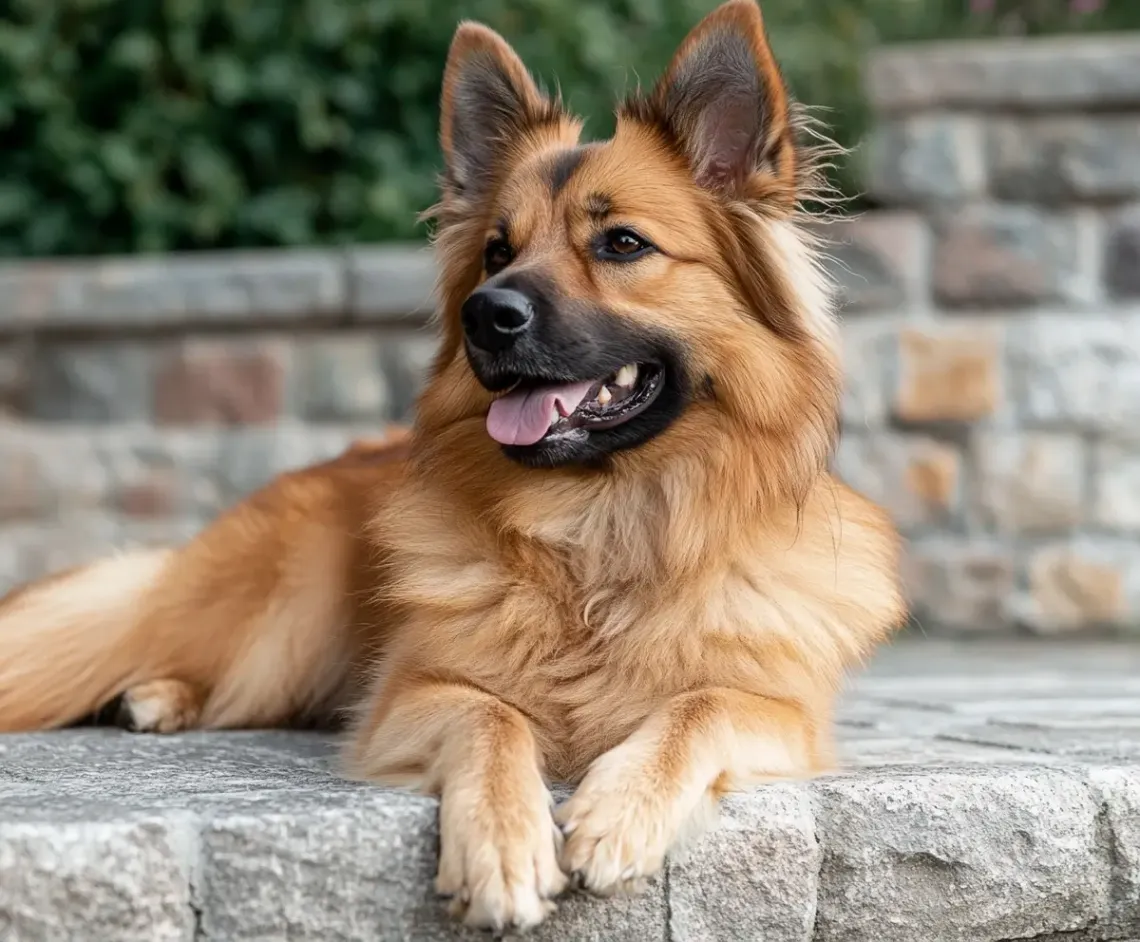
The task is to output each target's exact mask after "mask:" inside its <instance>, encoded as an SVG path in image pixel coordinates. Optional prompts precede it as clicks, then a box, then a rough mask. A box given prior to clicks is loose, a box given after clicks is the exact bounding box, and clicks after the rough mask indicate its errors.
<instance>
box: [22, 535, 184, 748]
mask: <svg viewBox="0 0 1140 942" xmlns="http://www.w3.org/2000/svg"><path fill="white" fill-rule="evenodd" d="M174 555H175V551H173V550H168V549H160V550H143V551H138V552H133V553H124V554H122V555H119V556H115V557H112V558H110V559H106V560H103V561H101V562H97V563H93V564H92V565H89V566H84V567H82V568H78V569H73V570H71V571H68V572H64V573H60V574H58V575H55V576H50V577H48V578H46V579H43V580H41V581H40V582H34V583H31V584H30V585H27V586H23V587H21V588H19V589H16V590H15V591H14V592H12V593H10V594H9V595H8V596H6V597H5V598H3V599H0V732H15V731H18V730H35V729H48V728H51V727H56V726H64V725H66V724H68V723H72V722H75V721H76V720H78V719H81V718H82V717H84V716H86V715H87V714H89V713H91V712H92V711H94V710H96V709H98V707H100V706H101V705H102V704H103V703H105V702H106V701H107V700H110V699H111V698H112V697H114V696H115V695H116V694H118V693H119V692H120V691H121V690H122V689H123V688H124V687H125V686H127V685H128V684H129V683H130V682H131V680H132V677H133V675H134V674H135V673H137V672H138V671H139V670H141V669H142V668H143V667H144V665H143V664H142V663H140V661H141V658H142V656H143V655H142V648H143V647H144V646H145V639H142V638H140V624H141V622H142V619H143V617H144V614H145V612H146V610H147V607H148V606H147V604H146V602H147V596H148V594H149V592H150V590H151V589H153V588H154V587H155V586H156V585H157V583H158V582H159V579H160V578H161V576H162V574H163V572H164V571H165V569H166V567H167V565H168V563H169V561H170V560H171V559H172V558H173V556H174Z"/></svg>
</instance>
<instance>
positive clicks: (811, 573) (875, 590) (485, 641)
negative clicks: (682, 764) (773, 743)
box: [392, 492, 897, 781]
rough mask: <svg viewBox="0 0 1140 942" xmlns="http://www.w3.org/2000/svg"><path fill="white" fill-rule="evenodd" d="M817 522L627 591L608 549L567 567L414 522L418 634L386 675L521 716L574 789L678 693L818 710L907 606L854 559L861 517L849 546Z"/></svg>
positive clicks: (859, 512)
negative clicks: (751, 695)
mask: <svg viewBox="0 0 1140 942" xmlns="http://www.w3.org/2000/svg"><path fill="white" fill-rule="evenodd" d="M845 495H846V492H844V494H842V495H840V497H841V500H842V501H843V502H846V496H845ZM833 501H834V495H829V504H828V505H829V506H832V507H834V506H835V504H834V503H833ZM408 509H410V508H408ZM812 511H813V508H812V507H809V508H808V509H807V512H805V513H804V514H802V515H801V516H800V517H799V518H798V520H797V521H796V523H795V527H796V529H795V530H793V531H789V532H788V533H783V532H775V531H773V532H769V533H764V534H759V535H758V536H757V537H756V538H755V539H752V540H747V541H740V542H739V544H738V545H733V544H730V543H728V542H727V541H723V542H722V545H721V547H720V552H719V553H717V554H710V556H709V558H708V559H707V560H706V562H705V564H704V565H702V566H700V567H698V568H696V569H694V570H692V571H690V572H688V573H686V574H684V576H683V577H676V578H672V577H670V574H669V573H668V572H658V573H654V574H652V577H651V578H650V577H648V576H649V574H647V573H645V572H644V571H643V572H642V575H641V578H631V574H630V572H629V570H628V569H625V570H623V569H622V567H621V566H620V564H619V563H618V562H617V561H615V563H614V565H613V566H611V567H609V570H608V571H609V572H610V573H611V575H610V576H609V577H608V578H607V575H606V573H607V567H606V566H605V565H604V562H605V555H604V554H605V553H606V552H607V549H606V547H605V546H604V545H597V546H595V547H593V548H592V551H593V553H594V554H595V555H591V556H588V557H587V556H583V555H581V553H583V552H584V550H578V551H577V552H576V553H571V554H567V553H566V552H565V550H564V549H563V548H558V549H554V548H551V547H550V546H549V544H543V543H541V542H539V541H535V540H533V539H526V540H519V539H513V538H508V537H504V536H503V535H502V533H501V531H493V530H491V529H490V528H484V527H480V526H474V525H471V521H470V520H463V519H462V518H442V517H440V516H439V515H438V514H435V515H431V516H428V517H424V516H420V515H417V516H418V517H419V519H420V520H421V521H426V520H431V521H433V522H432V524H431V525H430V526H428V525H421V526H419V527H417V528H416V530H415V531H414V536H413V535H412V532H411V531H410V530H409V531H404V533H403V534H402V538H401V539H400V542H399V550H398V552H397V553H396V557H395V558H396V569H395V579H394V582H393V588H394V590H395V592H396V594H397V595H398V596H399V597H400V598H401V601H402V602H403V603H404V604H405V606H406V611H407V613H408V621H407V623H406V624H405V626H404V629H403V630H401V631H400V632H399V637H398V640H397V643H396V644H395V645H394V647H393V652H392V653H393V659H392V666H393V667H398V666H403V667H405V668H412V669H414V670H421V671H426V672H430V673H431V674H433V675H440V676H443V677H446V678H448V679H453V680H460V681H463V682H466V683H470V684H473V685H475V686H477V687H479V688H481V689H484V690H486V691H488V692H489V693H492V694H494V695H495V696H497V697H499V698H501V699H502V700H504V701H505V702H507V703H510V704H512V705H513V706H515V707H517V708H518V709H519V710H521V711H522V712H523V713H524V714H526V715H527V716H528V717H530V718H531V720H532V721H533V724H534V728H535V731H536V734H537V737H538V740H539V743H540V748H541V749H542V750H543V753H544V756H545V760H546V764H547V768H548V771H549V773H550V774H551V775H552V776H554V777H555V778H558V779H562V780H569V781H573V780H576V779H577V778H579V777H580V776H581V775H582V774H583V773H584V772H585V769H586V767H587V766H588V765H589V763H590V762H591V761H592V760H593V759H594V758H596V757H597V756H598V755H600V754H601V753H602V752H604V751H606V750H607V749H609V748H611V747H613V746H614V745H616V744H617V743H619V742H621V741H622V740H623V739H624V738H626V737H627V736H628V735H629V734H630V733H631V732H632V731H633V730H634V729H635V728H636V727H637V726H638V725H640V724H641V723H642V721H643V720H644V719H645V718H646V717H647V716H648V715H649V714H650V713H651V712H652V711H653V710H654V709H655V708H656V707H658V706H659V705H660V704H661V703H662V702H663V701H665V700H666V699H668V698H669V697H671V696H673V695H675V694H677V693H681V692H685V691H690V690H696V689H700V688H702V687H707V686H712V685H717V686H731V687H733V688H735V689H739V690H744V691H750V692H755V693H756V694H758V695H761V696H771V697H780V698H790V699H799V700H803V699H805V698H809V697H815V698H818V696H819V691H820V690H821V689H823V690H828V689H829V687H830V685H829V684H828V683H827V682H826V681H824V682H823V683H821V678H827V677H829V676H835V677H836V678H837V677H838V676H839V674H840V672H841V671H842V669H843V667H844V666H845V665H846V664H848V663H849V662H850V661H851V660H853V659H855V658H857V657H858V656H859V655H860V654H861V650H860V649H861V648H862V644H863V642H862V641H860V640H858V639H861V638H862V637H863V636H864V635H863V634H862V632H864V629H865V627H866V625H869V624H872V623H874V622H876V621H879V620H881V619H882V617H883V615H882V613H883V611H884V610H885V609H886V608H888V607H890V606H892V605H895V604H897V600H896V598H895V587H894V586H893V585H892V584H890V582H889V580H887V579H886V578H884V577H879V576H878V574H877V572H876V571H874V570H873V569H871V568H868V567H867V566H866V565H859V564H858V563H857V562H856V561H855V560H854V558H851V557H849V552H848V551H849V549H850V548H854V547H856V546H859V544H863V545H862V546H859V553H860V554H862V555H863V556H865V554H866V550H867V547H866V545H865V540H866V539H867V537H868V536H870V535H871V534H872V532H873V528H868V527H867V526H865V524H866V522H867V521H866V520H865V517H866V515H865V513H864V512H863V508H862V507H861V506H859V505H856V504H852V505H851V506H849V507H848V508H846V511H847V512H846V513H845V514H844V517H845V519H844V526H843V528H842V535H841V536H840V535H839V533H840V531H839V529H838V528H836V527H834V526H833V525H832V523H833V521H832V519H831V518H830V517H827V516H826V515H825V516H820V515H819V514H815V513H813V512H812ZM599 561H600V562H601V563H602V565H597V563H598V562H599ZM816 705H817V706H818V707H820V708H824V709H826V706H825V705H824V704H816Z"/></svg>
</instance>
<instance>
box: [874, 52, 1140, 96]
mask: <svg viewBox="0 0 1140 942" xmlns="http://www.w3.org/2000/svg"><path fill="white" fill-rule="evenodd" d="M866 88H867V92H868V95H869V96H870V99H871V103H872V105H873V107H874V108H875V109H876V110H877V111H879V112H891V111H918V110H923V109H927V108H935V107H950V108H970V109H982V110H989V109H996V108H1008V109H1018V110H1029V111H1038V110H1046V109H1058V108H1066V109H1067V108H1081V107H1093V108H1097V109H1106V108H1125V107H1131V106H1135V105H1138V104H1140V39H1137V38H1136V37H1135V36H1129V35H1117V36H1106V35H1095V36H1093V35H1090V36H1079V37H1078V36H1058V37H1047V38H1032V39H1017V38H1003V39H983V40H967V41H957V42H932V43H915V44H906V45H898V46H886V47H884V48H882V49H879V50H877V51H876V52H875V53H874V54H873V55H872V56H871V58H870V60H869V62H868V64H867V70H866Z"/></svg>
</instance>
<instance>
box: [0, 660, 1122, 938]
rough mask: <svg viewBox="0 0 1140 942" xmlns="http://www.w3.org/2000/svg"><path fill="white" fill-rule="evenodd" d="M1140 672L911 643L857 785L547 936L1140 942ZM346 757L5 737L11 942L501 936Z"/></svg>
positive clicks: (882, 706) (867, 726)
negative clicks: (343, 769)
mask: <svg viewBox="0 0 1140 942" xmlns="http://www.w3.org/2000/svg"><path fill="white" fill-rule="evenodd" d="M1138 668H1140V651H1138V650H1137V649H1136V648H1135V647H1132V648H1126V647H1117V646H1101V647H1096V646H1091V645H1084V646H1080V647H1076V646H1072V645H1041V644H1037V645H1026V644H1016V643H1012V644H1006V645H991V644H981V643H978V644H973V645H966V646H962V647H954V646H948V645H943V644H939V643H935V642H930V641H928V642H923V643H921V644H900V645H899V646H897V647H896V648H895V649H893V650H889V651H886V652H884V653H883V655H881V656H880V658H879V660H878V661H877V662H876V663H875V664H874V665H872V668H871V670H870V672H869V673H868V674H867V675H866V676H864V677H863V678H860V679H859V681H858V682H857V683H856V685H855V689H854V691H853V693H852V694H851V695H850V696H849V697H848V698H847V700H846V702H845V704H844V706H843V709H842V710H841V711H840V724H841V727H840V728H841V738H842V741H843V753H844V757H845V763H846V765H847V770H846V771H845V772H844V773H843V774H837V775H832V776H828V777H826V778H822V779H819V780H817V781H815V782H812V783H808V784H780V785H772V786H768V787H765V788H762V789H759V790H757V791H755V792H753V793H750V794H746V795H742V796H737V797H733V798H731V799H729V800H728V801H726V802H725V806H724V809H723V813H722V821H721V826H720V827H719V828H718V829H717V830H715V831H713V832H712V833H711V834H710V835H708V836H707V837H706V838H704V839H703V840H702V841H701V842H699V843H698V844H697V845H696V846H695V847H693V848H692V849H691V850H690V851H689V853H688V854H687V855H685V856H683V857H680V858H678V859H677V860H674V861H673V862H672V863H671V864H670V867H669V869H668V872H667V873H666V874H665V875H664V877H662V878H660V879H658V880H657V881H656V882H655V883H653V884H652V885H651V887H650V888H649V891H648V892H647V893H646V894H645V895H644V896H641V897H637V898H634V899H627V900H608V901H601V900H593V899H588V898H584V897H577V896H572V897H569V898H568V899H566V900H564V901H563V902H562V904H561V907H560V910H559V912H558V914H557V915H556V916H555V917H554V918H553V919H552V921H551V922H550V923H548V924H547V925H545V926H543V927H542V928H541V929H540V930H538V931H537V932H536V933H535V934H534V936H533V938H536V939H539V940H543V939H551V940H555V939H557V940H566V942H576V940H606V942H611V940H615V942H621V940H629V942H653V940H662V942H664V940H666V939H669V940H676V942H683V940H736V939H756V938H763V939H765V940H774V942H783V940H789V942H791V940H801V942H806V940H809V939H816V940H838V939H843V940H852V942H861V940H867V942H890V940H899V942H904V940H905V942H910V940H915V939H922V940H923V942H942V940H946V942H950V940H961V939H971V940H977V942H987V940H988V942H999V940H1006V939H1012V938H1031V937H1037V936H1042V937H1043V936H1047V935H1049V936H1051V935H1052V934H1062V933H1071V934H1072V935H1065V936H1064V937H1065V938H1073V939H1076V938H1079V939H1084V940H1116V939H1127V938H1135V937H1137V935H1140V857H1138V855H1137V847H1140V823H1138V822H1140V670H1138ZM334 756H335V740H334V739H333V738H331V737H329V736H326V735H321V734H305V733H266V732H235V733H214V734H199V733H194V734H186V735H181V736H177V737H170V738H163V737H147V736H131V735H129V734H126V733H119V732H117V731H108V730H90V729H87V730H83V729H77V730H68V731H64V732H59V733H50V734H41V735H17V736H4V737H0V938H17V939H21V940H41V939H42V940H49V939H50V940H52V942H65V940H71V939H74V940H77V942H79V940H82V942H104V940H108V942H110V940H114V942H130V940H140V942H142V940H146V942H161V940H167V939H169V940H193V942H204V940H236V939H264V940H270V939H281V938H286V937H287V938H290V939H296V940H306V939H312V940H322V942H323V940H353V939H369V940H377V939H379V940H388V939H391V940H403V939H409V938H416V939H428V940H431V939H440V940H442V939H451V938H456V939H458V938H469V939H477V938H481V936H479V935H477V934H475V933H469V932H464V931H460V930H458V929H455V928H454V927H452V926H450V925H449V924H448V922H447V921H446V920H445V919H444V917H443V907H442V905H441V904H440V902H439V901H438V900H436V899H435V898H434V897H433V895H432V892H431V878H432V872H433V868H434V865H435V857H436V853H437V846H436V845H437V842H438V834H437V831H436V823H435V806H434V802H432V801H431V800H428V799H425V798H421V797H417V796H412V795H407V794H403V793H398V792H391V791H385V790H382V789H377V788H373V787H369V786H366V785H361V784H356V783H350V782H345V781H342V780H340V779H339V778H337V777H336V775H335V774H334V773H333V771H332V768H333V759H334ZM484 938H485V937H484Z"/></svg>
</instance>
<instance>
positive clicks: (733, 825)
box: [669, 785, 822, 942]
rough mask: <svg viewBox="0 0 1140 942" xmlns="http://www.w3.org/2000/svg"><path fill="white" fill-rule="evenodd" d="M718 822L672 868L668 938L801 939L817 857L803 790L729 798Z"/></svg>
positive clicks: (811, 909) (806, 935)
mask: <svg viewBox="0 0 1140 942" xmlns="http://www.w3.org/2000/svg"><path fill="white" fill-rule="evenodd" d="M720 818H721V820H720V825H719V827H717V828H716V830H714V831H712V832H711V833H710V834H709V835H707V836H706V837H705V838H704V839H702V840H701V841H700V842H699V843H698V844H696V845H695V846H694V847H693V848H691V849H690V850H689V852H688V853H687V854H685V855H683V856H681V857H679V858H678V859H676V860H674V861H671V862H670V864H669V928H670V936H669V938H670V939H673V940H675V942H714V940H715V942H730V940H746V939H747V940H753V939H763V940H765V942H785V940H786V942H801V940H802V942H806V940H808V939H810V938H811V937H812V929H813V927H814V925H815V915H816V912H815V910H816V883H817V877H818V874H819V867H820V860H821V857H822V852H821V850H820V846H819V842H818V840H817V839H816V833H815V821H814V817H813V814H812V808H811V801H810V797H809V795H808V793H807V791H806V790H805V789H802V788H799V787H796V786H791V785H769V786H765V787H763V788H760V789H757V790H756V791H754V792H752V793H748V794H744V795H738V796H732V797H730V798H727V799H725V800H724V802H723V803H722V809H721V815H720Z"/></svg>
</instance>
